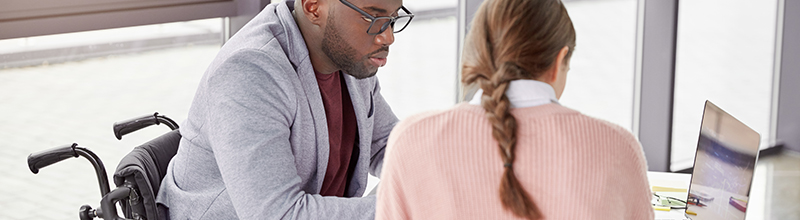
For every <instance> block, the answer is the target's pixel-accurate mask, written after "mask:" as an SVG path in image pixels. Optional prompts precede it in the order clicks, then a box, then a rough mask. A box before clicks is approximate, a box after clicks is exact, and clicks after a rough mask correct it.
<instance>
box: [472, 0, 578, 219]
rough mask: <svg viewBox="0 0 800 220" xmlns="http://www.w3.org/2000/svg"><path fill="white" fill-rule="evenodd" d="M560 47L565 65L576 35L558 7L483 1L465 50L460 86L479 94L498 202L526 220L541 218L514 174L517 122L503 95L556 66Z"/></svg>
mask: <svg viewBox="0 0 800 220" xmlns="http://www.w3.org/2000/svg"><path fill="white" fill-rule="evenodd" d="M564 46H567V47H568V48H569V51H568V52H567V54H566V56H565V59H564V60H565V61H566V60H567V59H569V57H570V56H571V54H572V51H573V50H574V48H575V30H574V28H573V26H572V21H571V20H570V18H569V15H568V14H567V10H566V8H564V5H563V4H562V3H561V1H559V0H487V1H485V2H483V4H482V5H481V6H480V8H479V9H478V12H477V13H476V15H475V18H474V20H473V22H472V30H470V33H469V34H468V35H467V40H466V45H465V49H464V54H463V62H462V70H463V71H462V81H463V82H464V84H467V85H472V84H477V85H478V86H479V87H480V88H481V89H482V90H483V96H482V97H481V105H482V106H483V108H484V109H485V110H486V118H487V119H488V120H489V123H490V124H491V125H492V136H493V137H494V139H495V140H497V142H498V146H499V152H500V156H501V157H502V158H503V163H504V164H503V166H504V169H505V171H504V172H503V176H502V179H501V183H500V200H501V202H502V203H503V206H504V207H505V208H506V209H508V210H510V211H511V212H512V213H514V215H516V216H519V217H523V218H527V219H539V218H541V217H542V215H541V212H540V211H539V209H538V208H537V206H536V204H534V202H533V200H531V196H530V195H529V194H528V193H527V192H526V191H525V189H523V187H522V185H521V184H520V182H519V181H518V180H517V178H516V176H515V174H514V168H513V166H512V164H513V163H514V159H515V154H514V152H515V148H516V144H517V121H516V118H514V116H513V115H511V113H510V112H509V109H510V107H511V103H510V102H509V100H508V97H506V94H505V92H506V90H507V89H508V86H509V83H510V82H511V81H512V80H516V79H538V78H539V77H540V76H541V75H542V74H543V73H544V72H545V71H547V70H549V69H550V68H552V67H553V65H556V64H555V61H556V58H557V56H558V53H559V51H560V50H561V49H562V48H564Z"/></svg>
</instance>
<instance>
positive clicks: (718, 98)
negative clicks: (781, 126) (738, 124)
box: [671, 0, 777, 170]
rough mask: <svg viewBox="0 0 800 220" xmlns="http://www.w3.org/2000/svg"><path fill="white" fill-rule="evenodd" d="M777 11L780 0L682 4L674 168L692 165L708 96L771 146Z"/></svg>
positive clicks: (763, 144)
mask: <svg viewBox="0 0 800 220" xmlns="http://www.w3.org/2000/svg"><path fill="white" fill-rule="evenodd" d="M776 12H777V0H768V1H746V0H735V1H729V0H693V1H681V2H680V5H679V10H678V42H677V51H676V54H677V57H676V66H675V93H674V95H675V97H674V100H675V101H674V108H673V111H674V113H673V127H672V157H671V160H672V165H671V169H672V170H679V169H684V168H687V167H691V166H692V161H693V158H694V154H695V149H697V140H698V136H699V132H700V119H701V117H702V114H703V103H704V102H705V100H711V101H712V102H714V104H716V105H718V106H719V107H720V108H722V109H723V110H725V111H727V112H728V113H730V114H731V115H733V116H734V117H736V118H737V119H739V120H740V121H742V122H743V123H745V124H746V125H748V126H750V127H751V128H753V129H755V130H756V131H757V132H758V133H759V134H761V139H762V142H761V147H762V148H763V147H766V146H767V145H768V143H767V141H768V137H769V118H770V107H771V103H772V102H771V98H772V97H771V94H772V76H773V62H774V46H775V21H776Z"/></svg>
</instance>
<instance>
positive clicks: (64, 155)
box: [28, 143, 109, 196]
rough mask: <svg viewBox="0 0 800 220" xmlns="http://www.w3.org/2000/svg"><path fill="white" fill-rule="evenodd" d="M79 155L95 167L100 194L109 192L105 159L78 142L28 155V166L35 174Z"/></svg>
mask: <svg viewBox="0 0 800 220" xmlns="http://www.w3.org/2000/svg"><path fill="white" fill-rule="evenodd" d="M78 156H81V157H84V158H86V159H87V160H89V163H91V164H92V166H93V167H94V171H95V173H96V174H97V182H98V183H100V196H103V195H105V194H106V193H108V191H109V187H108V175H107V174H106V167H105V166H103V161H101V160H100V157H98V156H97V154H95V153H94V152H92V151H91V150H89V149H86V148H83V147H79V146H78V144H77V143H73V144H68V145H63V146H60V147H56V148H52V149H49V150H45V151H42V152H36V153H32V154H30V155H28V168H30V169H31V172H33V174H37V173H39V169H42V168H44V167H47V166H50V165H52V164H54V163H58V162H61V161H62V160H66V159H68V158H71V157H78Z"/></svg>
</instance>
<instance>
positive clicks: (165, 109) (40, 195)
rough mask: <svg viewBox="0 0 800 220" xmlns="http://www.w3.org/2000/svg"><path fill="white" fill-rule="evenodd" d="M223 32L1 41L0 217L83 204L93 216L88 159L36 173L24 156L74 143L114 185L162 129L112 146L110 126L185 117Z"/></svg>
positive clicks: (154, 31)
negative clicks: (126, 162)
mask: <svg viewBox="0 0 800 220" xmlns="http://www.w3.org/2000/svg"><path fill="white" fill-rule="evenodd" d="M221 24H222V22H221V20H220V19H212V20H203V21H192V22H179V23H170V24H161V25H152V26H140V27H131V28H125V29H113V30H103V31H92V32H82V33H73V34H63V35H52V36H42V37H31V38H23V39H10V40H3V41H0V115H3V117H0V140H2V142H0V167H2V168H1V169H0V176H2V177H1V178H0V207H3V208H2V209H3V210H8V211H4V212H0V219H76V218H77V212H78V209H79V208H80V207H81V206H82V205H84V204H89V205H91V206H92V207H95V208H97V207H98V206H99V201H100V199H101V197H100V190H99V186H98V182H97V177H96V176H95V173H94V170H93V168H92V166H91V165H90V163H89V162H88V161H87V160H86V159H83V158H70V159H67V160H64V161H63V162H60V163H57V164H53V165H52V166H48V167H46V168H43V169H41V170H40V172H39V174H36V175H34V174H32V173H31V171H30V170H29V169H28V165H27V163H26V158H27V156H28V155H29V154H31V153H34V152H39V151H43V150H46V149H50V148H53V147H57V146H61V145H66V144H71V143H78V144H79V145H81V146H83V147H86V148H88V149H90V150H92V151H93V152H95V153H96V154H97V155H98V156H99V157H100V159H101V160H102V161H103V162H104V163H105V164H104V165H105V168H106V172H107V174H108V177H112V175H113V172H114V170H115V168H116V165H117V163H118V162H119V161H120V159H122V157H123V156H124V155H125V154H127V153H128V152H130V151H131V149H133V147H135V146H138V145H139V144H142V143H144V142H145V141H148V140H150V139H152V138H155V137H157V136H158V135H161V134H163V133H165V132H167V131H169V128H167V127H166V126H163V125H160V126H154V127H152V128H145V129H143V130H141V131H137V132H135V133H131V134H129V135H126V136H125V137H123V139H122V140H121V141H120V140H117V139H116V138H115V137H114V134H113V132H112V125H113V123H114V122H117V121H122V120H127V119H131V118H134V117H138V116H142V115H147V114H153V113H154V112H156V111H157V112H159V113H160V114H164V115H166V116H168V117H170V118H172V119H174V120H175V121H178V122H181V121H183V120H184V119H186V115H187V113H188V110H189V105H190V104H191V100H192V98H193V97H194V92H195V89H196V87H197V84H198V83H199V81H200V77H201V76H202V75H203V72H204V71H205V68H206V67H207V66H208V64H209V63H211V60H212V59H213V58H214V56H215V55H216V54H217V52H218V51H219V48H220V43H221V37H220V32H219V30H221V28H220V27H219V26H220V25H221ZM196 33H212V34H213V33H216V37H214V38H213V39H206V38H197V37H198V36H200V35H195V34H196ZM204 39H205V40H204ZM214 39H215V40H214ZM92 42H94V43H93V44H91V43H92ZM159 42H161V43H165V42H170V44H161V43H159ZM179 42H181V43H179ZM87 43H90V44H87ZM172 43H174V44H172ZM113 48H118V49H119V50H113ZM131 51H137V52H133V53H131ZM40 52H41V53H40ZM59 54H60V55H62V56H60V57H59V56H55V55H59ZM6 55H8V56H6ZM25 56H27V58H30V59H33V61H30V62H27V61H25V59H23V58H25ZM9 57H11V58H15V59H14V60H15V62H14V63H8V62H7V61H9V60H8V59H6V58H9ZM36 62H38V64H35V63H36ZM4 66H5V68H4ZM110 184H111V185H112V186H111V189H113V188H114V186H113V184H114V183H113V182H111V183H110ZM11 210H13V211H11Z"/></svg>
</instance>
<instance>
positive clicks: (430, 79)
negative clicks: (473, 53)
mask: <svg viewBox="0 0 800 220" xmlns="http://www.w3.org/2000/svg"><path fill="white" fill-rule="evenodd" d="M456 28H457V26H456V18H455V17H454V16H450V17H444V18H430V19H419V20H417V19H416V18H415V19H414V20H413V21H412V22H411V23H410V24H409V25H408V27H406V29H405V30H403V32H400V33H397V34H395V35H394V37H395V41H394V44H392V45H391V46H390V47H389V57H388V58H387V59H388V62H387V64H386V66H384V67H382V68H380V69H379V70H378V79H380V82H381V88H382V90H381V94H382V95H383V96H384V98H386V100H387V102H388V103H389V105H390V106H391V107H392V110H393V111H394V113H395V114H396V115H397V117H398V118H400V119H403V118H405V117H407V116H410V115H413V114H415V113H419V112H422V111H426V110H433V109H444V108H449V107H451V106H453V105H455V102H456V67H457V66H456V39H457V38H456V37H457V36H456Z"/></svg>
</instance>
